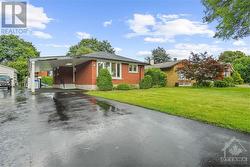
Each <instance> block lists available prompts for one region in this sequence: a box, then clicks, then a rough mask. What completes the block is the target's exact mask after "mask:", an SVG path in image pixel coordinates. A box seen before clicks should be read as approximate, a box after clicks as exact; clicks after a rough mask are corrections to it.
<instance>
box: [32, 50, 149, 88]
mask: <svg viewBox="0 0 250 167" xmlns="http://www.w3.org/2000/svg"><path fill="white" fill-rule="evenodd" d="M146 64H147V63H144V62H140V61H137V60H134V59H130V58H126V57H123V56H118V55H115V54H110V53H106V52H96V53H90V54H86V55H82V56H77V57H70V56H54V57H39V58H32V59H30V67H31V68H30V70H31V71H32V68H33V70H34V72H39V71H47V70H53V78H54V87H56V88H65V89H67V88H69V89H72V88H79V89H87V90H91V89H96V88H97V87H96V78H97V76H98V73H99V71H100V69H102V68H106V69H108V70H109V71H110V74H111V76H112V82H113V84H114V85H117V84H120V83H127V84H133V85H138V84H139V82H140V80H141V79H142V78H143V77H144V66H145V65H146ZM45 67H46V68H45ZM31 71H30V72H31ZM31 74H32V72H31ZM31 77H35V76H31Z"/></svg>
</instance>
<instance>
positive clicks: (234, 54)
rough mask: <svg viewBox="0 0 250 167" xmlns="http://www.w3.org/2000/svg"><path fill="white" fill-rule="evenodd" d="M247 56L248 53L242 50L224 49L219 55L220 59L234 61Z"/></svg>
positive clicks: (226, 61)
mask: <svg viewBox="0 0 250 167" xmlns="http://www.w3.org/2000/svg"><path fill="white" fill-rule="evenodd" d="M242 57H246V54H245V53H243V52H241V51H224V52H222V53H221V54H220V55H219V61H221V62H225V63H232V62H233V61H234V60H236V59H239V58H242Z"/></svg>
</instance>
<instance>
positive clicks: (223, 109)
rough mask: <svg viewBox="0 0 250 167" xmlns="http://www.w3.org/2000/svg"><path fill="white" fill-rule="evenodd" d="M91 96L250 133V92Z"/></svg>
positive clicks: (155, 91)
mask: <svg viewBox="0 0 250 167" xmlns="http://www.w3.org/2000/svg"><path fill="white" fill-rule="evenodd" d="M88 94H90V95H94V96H99V97H104V98H107V99H113V100H117V101H120V102H125V103H129V104H133V105H138V106H142V107H145V108H149V109H154V110H158V111H161V112H165V113H168V114H173V115H178V116H182V117H186V118H190V119H195V120H200V121H203V122H207V123H211V124H215V125H218V126H221V127H226V128H230V129H236V130H239V131H244V132H249V133H250V88H237V87H235V88H152V89H148V90H129V91H108V92H105V91H90V92H88Z"/></svg>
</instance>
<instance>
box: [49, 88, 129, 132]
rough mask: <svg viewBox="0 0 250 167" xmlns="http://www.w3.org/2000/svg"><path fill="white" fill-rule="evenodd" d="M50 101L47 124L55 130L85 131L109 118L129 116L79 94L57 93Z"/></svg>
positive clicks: (106, 104)
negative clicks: (51, 103) (51, 101)
mask: <svg viewBox="0 0 250 167" xmlns="http://www.w3.org/2000/svg"><path fill="white" fill-rule="evenodd" d="M52 99H53V105H51V106H48V105H47V108H54V110H53V109H52V110H51V109H49V110H51V112H47V113H48V114H49V115H48V121H47V122H48V123H49V124H50V125H52V126H53V127H57V128H63V129H74V128H75V129H79V128H84V129H85V128H88V126H89V125H98V124H101V123H102V122H104V121H109V120H108V119H109V118H113V117H118V116H122V115H127V114H131V113H130V112H127V111H126V110H124V109H119V108H117V107H115V106H113V105H111V104H109V103H107V102H105V101H100V100H97V99H96V98H94V97H91V96H88V95H84V94H82V93H80V92H70V93H67V92H57V93H55V94H54V96H53V98H52ZM47 110H48V109H47Z"/></svg>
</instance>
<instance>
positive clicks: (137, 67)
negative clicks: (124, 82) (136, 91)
mask: <svg viewBox="0 0 250 167" xmlns="http://www.w3.org/2000/svg"><path fill="white" fill-rule="evenodd" d="M130 66H132V71H130V69H129V67H130ZM134 66H136V71H134ZM138 69H139V66H138V64H129V65H128V72H129V73H138V71H139V70H138Z"/></svg>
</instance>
